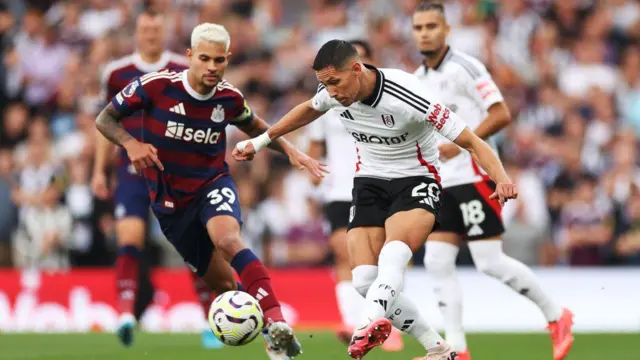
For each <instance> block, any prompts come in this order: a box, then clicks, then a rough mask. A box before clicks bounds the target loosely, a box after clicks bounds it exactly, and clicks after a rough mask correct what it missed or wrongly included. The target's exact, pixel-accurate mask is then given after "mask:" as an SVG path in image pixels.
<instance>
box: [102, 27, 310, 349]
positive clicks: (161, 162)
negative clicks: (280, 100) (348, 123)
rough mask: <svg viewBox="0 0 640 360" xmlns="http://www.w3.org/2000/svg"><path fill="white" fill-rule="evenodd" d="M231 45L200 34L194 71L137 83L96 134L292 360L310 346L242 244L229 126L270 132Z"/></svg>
mask: <svg viewBox="0 0 640 360" xmlns="http://www.w3.org/2000/svg"><path fill="white" fill-rule="evenodd" d="M229 45H230V38H229V34H228V32H227V31H226V29H225V28H224V27H222V26H220V25H216V24H206V23H205V24H200V25H198V26H197V27H195V28H194V30H193V33H192V35H191V48H190V49H189V50H188V51H187V56H188V57H189V68H188V69H187V70H184V71H180V72H175V71H160V72H152V73H149V74H147V75H144V76H141V77H139V78H137V79H135V80H134V81H132V82H131V83H130V84H129V85H127V86H126V87H125V88H124V89H123V90H122V91H120V92H119V93H118V94H117V95H116V96H115V97H114V98H113V99H112V100H111V103H110V104H109V105H108V106H107V107H106V108H105V109H104V110H103V111H102V112H101V113H100V115H98V118H97V120H96V125H97V128H98V130H100V132H101V133H102V134H103V135H104V136H105V137H106V138H108V139H109V140H111V141H112V142H114V143H116V144H119V145H121V146H123V147H124V148H125V150H126V151H127V155H128V157H129V159H130V160H131V162H132V164H133V165H134V166H135V168H136V169H137V170H138V171H142V173H143V175H144V177H145V180H146V182H147V187H148V190H149V195H150V197H151V208H152V210H153V212H154V214H155V215H156V217H157V218H158V220H159V222H160V226H161V228H162V231H163V233H164V235H165V236H166V237H167V239H168V240H169V241H170V242H171V244H172V245H173V246H174V247H175V248H176V250H177V251H178V252H179V253H180V255H182V257H183V258H184V260H185V262H186V263H187V264H188V265H189V266H190V267H191V269H192V270H193V271H194V272H195V273H196V274H198V276H200V277H202V278H203V280H204V281H205V282H207V284H209V285H210V286H211V287H212V288H214V289H215V290H216V292H217V293H222V292H224V291H228V290H232V289H236V288H237V287H236V282H235V280H234V276H233V270H235V271H236V272H237V274H238V275H239V278H240V280H241V282H242V286H243V287H244V290H245V291H246V292H248V293H249V294H250V295H252V296H253V297H255V298H256V299H258V301H259V303H260V306H261V308H262V310H263V312H264V316H265V320H266V321H265V324H266V326H267V328H266V329H265V340H266V341H267V345H268V347H267V349H268V351H269V353H270V356H271V357H272V359H289V358H290V357H294V356H296V355H298V354H299V353H300V352H301V347H300V344H299V343H298V341H297V340H296V339H295V336H294V335H293V330H292V329H291V327H290V326H289V325H287V324H286V322H285V320H284V317H283V315H282V311H281V308H280V303H279V302H278V300H277V298H276V295H275V293H274V290H273V287H272V285H271V280H270V278H269V274H268V272H267V270H266V269H265V267H264V266H263V264H262V262H261V261H260V260H259V259H258V258H257V257H256V256H255V255H254V254H253V252H252V251H251V250H250V249H248V248H247V247H246V246H245V245H244V244H243V243H242V240H241V238H240V224H241V220H240V219H241V215H240V204H239V200H238V194H237V190H236V186H235V183H234V181H233V179H232V178H231V176H230V174H229V172H228V167H227V164H226V162H225V155H226V136H225V128H226V127H227V126H228V125H234V126H237V127H239V128H240V129H241V130H242V131H244V132H245V133H247V134H248V135H250V136H255V135H257V134H260V133H262V132H264V131H266V130H267V129H268V125H267V124H266V123H265V122H264V121H263V120H261V119H259V118H258V117H256V116H254V114H253V113H252V111H251V109H250V108H249V106H248V105H247V103H246V102H245V100H244V97H243V95H242V93H241V92H240V91H239V90H238V89H236V88H235V87H233V86H232V85H231V84H229V83H228V82H227V81H225V80H223V75H224V70H225V68H226V66H227V64H228V59H229ZM137 111H142V112H143V133H142V139H143V141H144V143H143V142H140V141H138V140H136V139H135V138H133V137H132V136H131V135H130V134H128V133H127V132H126V131H125V129H124V128H123V127H122V124H121V123H120V119H122V118H123V117H126V116H128V115H130V114H132V113H134V112H137ZM272 147H273V148H274V149H275V150H278V151H280V152H283V153H285V154H287V155H288V156H289V158H290V160H291V162H292V164H293V165H295V166H297V167H300V168H305V167H306V168H308V169H310V170H311V171H316V174H320V172H319V171H318V170H319V168H320V167H319V163H318V162H317V161H315V160H313V159H311V158H310V157H309V156H307V155H306V154H304V153H302V152H300V151H298V150H297V149H295V148H293V147H292V146H291V145H290V144H289V143H288V142H286V141H279V142H277V143H274V144H273V146H272ZM214 246H215V251H214Z"/></svg>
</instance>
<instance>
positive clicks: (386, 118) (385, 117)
mask: <svg viewBox="0 0 640 360" xmlns="http://www.w3.org/2000/svg"><path fill="white" fill-rule="evenodd" d="M380 116H381V117H382V122H383V123H384V124H385V125H386V126H387V127H389V128H392V127H393V125H395V124H396V121H395V120H393V115H391V114H382V115H380Z"/></svg>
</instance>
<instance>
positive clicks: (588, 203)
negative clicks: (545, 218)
mask: <svg viewBox="0 0 640 360" xmlns="http://www.w3.org/2000/svg"><path fill="white" fill-rule="evenodd" d="M603 195H604V194H602V193H601V191H600V189H599V187H598V179H597V178H595V177H594V176H593V175H591V174H583V175H582V176H581V177H580V178H578V180H577V182H576V185H575V187H574V189H573V192H572V194H571V200H570V201H569V202H568V203H567V204H565V205H564V207H563V208H562V212H561V225H562V227H563V235H562V237H561V239H560V240H561V242H560V244H559V245H560V248H561V249H562V250H563V253H564V256H565V258H566V260H567V262H568V263H569V264H570V265H571V266H599V265H605V264H606V262H607V261H608V258H607V256H608V253H607V247H608V246H609V245H610V244H609V243H610V242H611V241H612V240H613V225H614V224H613V209H612V206H611V202H610V201H609V199H607V198H606V197H605V196H603Z"/></svg>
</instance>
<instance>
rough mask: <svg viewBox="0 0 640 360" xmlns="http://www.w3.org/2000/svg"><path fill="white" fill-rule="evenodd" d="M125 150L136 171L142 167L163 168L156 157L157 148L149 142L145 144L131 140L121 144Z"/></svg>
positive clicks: (139, 170)
mask: <svg viewBox="0 0 640 360" xmlns="http://www.w3.org/2000/svg"><path fill="white" fill-rule="evenodd" d="M123 146H124V148H125V150H126V151H127V156H129V160H131V163H132V164H133V166H134V167H135V168H136V171H137V172H138V173H140V172H142V169H144V168H148V167H152V166H154V165H155V166H157V167H158V169H160V170H164V166H162V163H161V162H160V160H159V159H158V150H157V149H156V148H155V147H153V145H151V144H145V143H142V142H139V141H137V140H131V141H128V142H126V143H124V144H123Z"/></svg>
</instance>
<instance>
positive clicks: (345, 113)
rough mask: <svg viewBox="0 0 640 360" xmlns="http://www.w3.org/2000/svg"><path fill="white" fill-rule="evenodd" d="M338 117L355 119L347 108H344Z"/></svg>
mask: <svg viewBox="0 0 640 360" xmlns="http://www.w3.org/2000/svg"><path fill="white" fill-rule="evenodd" d="M340 117H341V118H345V119H348V120H355V119H354V118H353V116H351V113H350V112H349V110H345V111H344V112H343V113H342V114H340Z"/></svg>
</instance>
